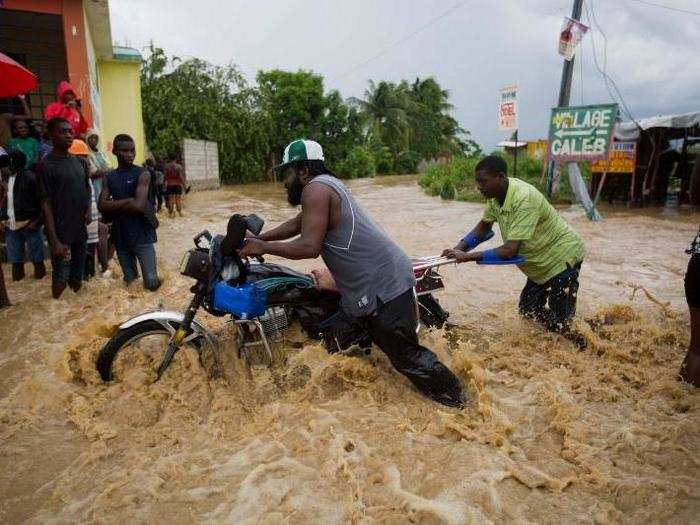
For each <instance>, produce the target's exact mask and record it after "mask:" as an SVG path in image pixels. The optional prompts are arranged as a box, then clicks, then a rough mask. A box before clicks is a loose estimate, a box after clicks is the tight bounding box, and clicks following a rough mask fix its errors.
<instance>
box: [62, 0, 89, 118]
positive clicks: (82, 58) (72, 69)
mask: <svg viewBox="0 0 700 525" xmlns="http://www.w3.org/2000/svg"><path fill="white" fill-rule="evenodd" d="M63 38H64V40H65V42H66V60H67V61H68V77H69V78H68V81H69V82H70V83H71V84H73V87H74V88H75V90H76V91H77V93H76V95H77V96H78V98H79V99H80V101H81V102H82V108H83V109H82V111H83V115H84V116H85V118H86V119H87V121H88V123H90V125H92V105H91V104H90V71H89V69H88V57H87V47H86V46H87V42H86V35H85V16H84V14H83V3H82V1H81V0H63Z"/></svg>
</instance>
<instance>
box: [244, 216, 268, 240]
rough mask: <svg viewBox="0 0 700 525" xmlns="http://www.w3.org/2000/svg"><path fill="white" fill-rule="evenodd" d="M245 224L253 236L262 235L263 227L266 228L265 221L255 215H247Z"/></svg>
mask: <svg viewBox="0 0 700 525" xmlns="http://www.w3.org/2000/svg"><path fill="white" fill-rule="evenodd" d="M245 223H246V227H247V228H248V231H249V232H250V233H252V234H253V235H260V232H261V231H262V229H263V226H265V221H264V220H263V219H261V218H260V217H258V216H257V215H255V214H254V213H252V214H250V215H246V218H245Z"/></svg>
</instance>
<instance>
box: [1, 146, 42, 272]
mask: <svg viewBox="0 0 700 525" xmlns="http://www.w3.org/2000/svg"><path fill="white" fill-rule="evenodd" d="M9 155H10V166H9V168H8V171H9V175H8V177H7V200H6V205H5V206H3V207H4V208H5V210H6V214H7V225H6V226H7V228H6V229H5V242H6V245H7V259H8V261H9V262H11V263H12V280H13V281H21V280H22V279H24V275H25V274H24V262H25V259H26V258H27V256H28V258H29V260H30V261H31V262H32V264H33V265H34V278H35V279H43V278H44V276H45V275H46V266H45V265H44V236H43V235H42V233H41V204H40V202H39V188H38V186H37V182H36V175H35V174H34V173H33V172H32V171H30V170H28V169H27V168H26V162H27V156H26V155H25V154H24V152H23V151H22V150H20V149H11V150H10V153H9ZM3 179H4V177H3Z"/></svg>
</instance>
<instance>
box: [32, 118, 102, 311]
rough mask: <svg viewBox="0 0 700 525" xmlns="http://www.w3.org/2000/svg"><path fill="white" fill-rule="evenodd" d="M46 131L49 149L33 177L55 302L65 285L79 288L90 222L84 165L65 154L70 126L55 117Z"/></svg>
mask: <svg viewBox="0 0 700 525" xmlns="http://www.w3.org/2000/svg"><path fill="white" fill-rule="evenodd" d="M48 130H49V136H50V137H51V142H52V143H53V149H52V151H51V153H49V154H48V155H46V157H44V159H43V160H42V161H41V162H40V163H39V165H38V166H37V177H38V181H39V195H40V198H41V208H42V211H43V213H44V224H45V225H46V237H47V238H48V241H49V246H50V247H51V267H52V270H53V271H52V272H51V275H52V279H51V293H52V295H53V298H54V299H58V298H59V297H61V294H62V293H63V291H64V290H65V289H66V285H69V286H70V287H71V289H72V290H73V291H74V292H76V293H77V292H78V290H80V287H81V286H82V281H83V271H84V269H85V252H86V249H87V245H86V243H87V224H89V223H90V221H91V204H90V195H91V193H90V174H89V172H88V168H87V165H86V163H85V162H83V161H81V160H80V159H78V157H76V156H74V155H71V154H70V153H68V149H69V148H70V147H71V145H72V144H73V128H72V127H71V125H70V122H68V121H67V120H66V119H64V118H60V117H56V118H54V119H51V120H50V121H49V123H48Z"/></svg>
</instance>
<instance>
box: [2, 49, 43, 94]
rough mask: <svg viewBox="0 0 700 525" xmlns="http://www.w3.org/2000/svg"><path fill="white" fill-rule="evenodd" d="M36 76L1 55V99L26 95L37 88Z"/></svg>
mask: <svg viewBox="0 0 700 525" xmlns="http://www.w3.org/2000/svg"><path fill="white" fill-rule="evenodd" d="M37 83H38V80H37V78H36V75H35V74H34V73H32V72H31V71H29V70H28V69H27V68H25V67H24V66H22V65H20V64H18V63H17V62H15V61H14V60H12V59H11V58H10V57H8V56H7V55H4V54H3V53H0V98H4V97H15V96H17V95H24V94H25V93H28V92H30V91H32V90H33V89H34V88H36V85H37Z"/></svg>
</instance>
